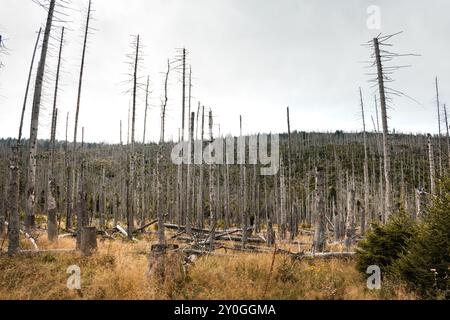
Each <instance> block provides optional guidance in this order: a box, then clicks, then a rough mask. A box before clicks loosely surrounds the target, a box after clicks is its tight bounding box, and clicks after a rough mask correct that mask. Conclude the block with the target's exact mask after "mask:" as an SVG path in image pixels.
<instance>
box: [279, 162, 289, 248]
mask: <svg viewBox="0 0 450 320" xmlns="http://www.w3.org/2000/svg"><path fill="white" fill-rule="evenodd" d="M285 180H286V179H285V177H284V166H283V162H281V166H280V217H281V220H280V238H281V239H282V240H286V220H287V215H286V182H285Z"/></svg>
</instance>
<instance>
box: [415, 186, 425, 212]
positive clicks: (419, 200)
mask: <svg viewBox="0 0 450 320" xmlns="http://www.w3.org/2000/svg"><path fill="white" fill-rule="evenodd" d="M426 214H427V194H426V192H425V191H424V190H423V189H419V190H416V216H415V218H416V219H422V218H424V217H425V216H426Z"/></svg>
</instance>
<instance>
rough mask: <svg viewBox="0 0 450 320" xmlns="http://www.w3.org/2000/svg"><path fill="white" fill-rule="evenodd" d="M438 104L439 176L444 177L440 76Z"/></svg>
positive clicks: (437, 90)
mask: <svg viewBox="0 0 450 320" xmlns="http://www.w3.org/2000/svg"><path fill="white" fill-rule="evenodd" d="M436 104H437V115H438V130H439V131H438V156H439V177H442V146H441V133H442V131H441V105H440V101H439V86H438V78H437V77H436Z"/></svg>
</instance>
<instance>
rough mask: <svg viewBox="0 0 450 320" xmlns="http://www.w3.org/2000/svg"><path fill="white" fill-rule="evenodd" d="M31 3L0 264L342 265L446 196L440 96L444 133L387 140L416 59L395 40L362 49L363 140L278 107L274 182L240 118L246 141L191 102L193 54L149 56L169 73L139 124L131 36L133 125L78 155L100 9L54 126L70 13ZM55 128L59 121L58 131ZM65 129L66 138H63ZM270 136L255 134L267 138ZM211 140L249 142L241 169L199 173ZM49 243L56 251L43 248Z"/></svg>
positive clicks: (1, 162)
mask: <svg viewBox="0 0 450 320" xmlns="http://www.w3.org/2000/svg"><path fill="white" fill-rule="evenodd" d="M38 3H39V4H40V5H43V6H44V7H45V9H46V12H47V17H46V22H45V24H44V27H43V28H41V30H39V32H38V33H37V34H36V43H35V45H34V50H33V52H30V54H31V60H30V61H29V62H27V63H29V64H30V69H29V76H28V82H27V83H24V84H23V85H24V89H25V95H24V101H23V105H22V106H17V107H18V108H21V109H22V117H21V119H11V121H16V120H17V129H18V130H17V131H18V135H17V136H16V137H13V138H9V139H2V140H0V234H1V235H2V236H1V237H0V240H1V244H0V246H1V247H0V251H1V252H2V253H4V254H6V253H8V254H10V255H20V254H21V253H27V254H33V252H35V253H39V252H44V251H54V252H58V250H67V251H73V250H75V251H76V252H77V251H80V252H81V255H82V256H83V257H89V256H91V255H92V254H93V252H94V250H95V249H96V248H97V245H98V243H97V242H98V241H102V242H103V241H105V242H118V241H124V242H126V243H130V244H135V243H140V242H143V241H144V242H145V243H146V244H148V252H147V254H148V261H149V266H148V268H149V269H148V270H149V272H150V274H155V273H157V274H162V273H164V268H165V267H166V265H165V264H164V261H165V260H164V257H165V256H167V255H169V254H170V253H172V252H179V253H181V254H183V255H184V256H185V262H186V261H187V262H186V263H191V262H192V261H191V260H192V259H193V258H192V257H193V256H203V255H212V256H214V255H216V256H219V257H220V256H222V255H223V256H226V255H228V254H241V253H267V254H271V253H273V252H274V251H275V252H276V253H280V254H284V255H287V256H290V257H293V258H297V259H303V258H313V259H321V258H337V259H339V258H347V257H350V256H352V255H353V254H354V246H355V244H356V243H358V242H359V241H360V240H362V239H364V237H365V234H366V233H367V231H368V230H370V228H371V224H372V223H373V222H379V223H382V224H383V223H385V222H387V221H389V219H390V216H391V215H392V214H394V213H395V212H399V211H402V212H405V213H407V214H408V215H410V216H411V217H413V218H414V219H421V217H423V216H424V215H426V212H427V208H428V206H429V203H430V201H431V199H432V197H433V196H435V195H437V194H439V193H440V189H439V187H438V181H439V180H440V178H441V177H444V176H445V175H446V174H447V173H448V172H449V170H450V137H449V129H448V128H449V125H448V122H447V110H446V106H445V105H444V104H442V103H441V101H439V83H438V79H437V78H436V79H435V83H436V92H430V96H436V99H437V104H436V113H437V115H438V118H439V119H438V123H436V125H437V126H439V128H438V130H439V134H438V135H422V134H403V133H401V132H392V131H390V130H389V107H390V105H391V103H392V99H393V98H400V97H402V96H405V94H403V93H402V92H401V91H398V90H396V89H391V88H389V87H388V86H389V83H390V82H391V80H392V77H394V76H395V72H397V71H398V70H399V69H401V68H402V67H401V66H400V65H399V64H401V63H403V61H402V60H407V61H411V59H410V58H412V59H413V58H414V56H415V55H412V54H406V55H405V54H396V53H393V52H391V50H393V48H392V47H391V45H392V44H395V39H396V36H401V35H399V34H395V35H379V36H378V37H376V38H374V39H368V41H367V43H365V44H364V45H365V46H366V47H367V55H368V57H369V58H370V59H369V60H370V61H369V62H368V64H367V67H368V70H370V72H372V73H370V74H369V75H368V77H367V80H368V81H369V82H370V83H371V84H373V88H374V90H375V91H376V94H375V95H374V96H372V95H371V94H370V95H369V93H367V94H366V93H365V92H363V91H362V90H361V89H359V92H358V91H357V90H355V93H356V94H355V96H356V98H357V99H359V100H360V106H359V110H357V109H355V110H349V112H354V113H355V112H358V113H359V114H360V115H361V125H360V127H357V128H352V129H351V130H350V131H346V132H344V131H336V132H322V133H321V132H304V131H302V129H301V128H298V126H296V120H295V118H292V117H290V109H289V107H286V106H284V107H283V106H280V107H278V109H277V112H282V113H283V114H285V116H286V122H285V123H286V129H285V132H283V133H280V139H279V153H280V154H279V170H278V171H277V173H276V174H275V175H261V174H260V172H261V168H264V167H266V166H267V164H262V163H259V162H258V161H256V160H255V159H252V157H251V154H252V150H251V147H252V144H251V141H256V140H257V139H258V138H259V135H256V136H244V135H242V130H243V126H245V121H246V120H247V119H245V118H243V117H241V116H240V115H236V122H238V121H239V123H240V128H241V135H240V136H238V137H231V138H230V137H226V136H223V135H222V134H221V133H220V132H217V130H216V129H214V128H216V124H215V123H214V121H215V117H214V112H215V109H214V106H208V105H203V104H202V103H201V102H198V101H194V99H193V98H192V96H191V88H192V81H193V80H192V69H193V68H194V69H195V66H191V65H189V64H188V63H187V59H186V58H187V55H189V54H195V53H190V52H188V50H187V49H185V48H182V49H176V53H175V54H174V56H173V57H151V58H155V59H156V58H158V59H167V69H166V70H165V71H164V74H165V83H163V84H162V85H163V88H165V92H163V94H162V96H161V105H160V118H159V119H147V110H148V107H149V106H148V95H149V78H150V77H151V75H146V74H141V73H140V72H141V71H140V70H141V68H140V66H141V65H142V64H144V63H145V60H144V58H143V57H142V55H141V54H142V53H141V50H142V45H143V43H144V42H145V39H142V38H141V37H140V36H139V35H136V36H133V37H132V39H131V42H132V46H131V48H132V51H131V52H130V55H129V56H127V57H126V59H127V63H128V64H129V66H130V74H129V75H128V76H129V79H127V82H126V84H127V86H128V87H129V90H128V91H127V94H128V95H129V96H130V99H131V105H130V107H129V119H123V121H121V122H120V123H117V124H111V125H116V126H117V136H119V137H120V143H118V144H100V143H86V142H85V136H84V129H85V128H84V127H82V125H80V124H79V123H78V117H79V116H78V115H79V113H80V112H88V110H86V109H83V98H82V97H83V85H84V84H83V72H84V69H85V67H88V66H85V61H86V60H88V59H89V52H88V51H87V50H86V46H87V44H88V43H89V41H88V39H89V37H90V35H91V32H94V31H93V29H92V26H91V19H92V9H91V8H92V6H93V5H94V3H91V1H89V5H88V8H87V12H86V20H85V25H84V26H83V28H84V41H83V48H81V50H80V52H81V55H80V61H78V62H76V63H79V65H80V69H79V74H77V75H73V76H74V77H76V79H77V81H78V92H77V101H76V108H75V109H74V110H73V115H74V116H73V117H72V116H71V117H69V114H67V115H66V114H59V113H58V103H59V100H58V92H59V90H60V86H59V73H60V68H61V62H62V61H64V54H65V52H64V36H65V32H67V31H66V29H65V22H64V20H67V19H68V18H67V17H66V16H65V14H63V12H65V11H64V10H65V8H66V6H68V5H69V4H68V3H66V1H65V0H49V1H43V2H38ZM30 32H33V30H30ZM95 32H97V31H95ZM0 40H1V38H0ZM50 42H53V48H52V50H54V52H53V54H55V53H56V54H57V55H58V57H59V58H58V63H57V65H48V63H46V59H47V58H48V51H49V50H50V45H49V43H50ZM0 43H1V42H0ZM55 43H57V44H58V45H55ZM359 45H360V44H359V43H355V46H359ZM90 46H95V43H91V44H90ZM394 49H395V46H394ZM411 49H412V50H415V49H416V48H411ZM5 50H6V49H5ZM24 59H25V57H24ZM397 59H398V60H400V62H397ZM24 61H25V60H24ZM412 61H413V60H412ZM48 72H52V73H54V74H55V77H54V79H53V81H52V83H51V84H48V83H47V84H46V85H47V86H50V87H51V88H52V101H53V103H52V106H53V109H52V127H51V131H50V132H49V134H48V138H46V139H38V128H39V121H40V119H39V115H40V112H41V104H42V102H41V97H42V91H43V86H44V85H45V83H44V82H45V81H44V79H45V75H46V73H48ZM361 72H364V70H362V71H361ZM171 77H173V78H177V79H180V86H179V90H180V92H181V94H182V100H181V101H179V110H177V111H176V112H180V113H181V119H182V122H181V123H179V124H178V125H179V132H178V134H179V136H178V139H177V140H176V141H169V140H168V139H167V136H168V134H167V132H165V125H166V123H167V121H171V118H170V117H167V112H168V111H167V110H166V107H167V102H168V100H170V99H171V96H170V92H169V91H168V90H167V83H168V81H169V79H170V78H171ZM143 79H144V80H143ZM4 85H6V84H4ZM356 89H358V88H356ZM138 91H140V92H144V97H145V100H144V101H138V100H139V99H141V100H142V95H139V94H138ZM358 94H359V96H358ZM127 107H128V106H124V108H127ZM137 108H141V109H142V108H144V109H143V110H139V111H140V114H144V118H137V117H136V112H137ZM373 111H375V112H373ZM25 113H31V115H32V117H31V123H24V114H25ZM58 118H60V119H64V121H59V122H58V121H57V119H58ZM69 120H70V121H71V122H73V128H74V130H73V132H68V127H69ZM138 121H142V123H143V124H144V126H143V127H144V129H143V132H139V133H138V132H136V131H137V130H136V123H137V122H138ZM249 121H250V120H249ZM61 122H64V123H65V130H64V128H63V129H62V130H63V131H65V137H64V138H63V139H61V138H60V139H57V137H56V131H57V130H56V126H57V123H61ZM24 126H30V136H29V137H24V136H23V135H22V131H23V127H24ZM71 126H72V123H71ZM150 126H151V127H158V128H160V139H159V142H158V143H148V142H147V140H146V134H148V132H146V131H147V130H148V128H149V127H150ZM222 131H226V130H225V128H222ZM264 133H265V132H264V129H261V135H262V134H264ZM39 134H41V133H39ZM267 134H268V133H267ZM137 136H139V137H143V139H142V140H141V139H139V140H138V139H137ZM217 139H232V140H233V141H234V142H236V145H238V146H237V147H236V149H237V148H239V147H240V148H242V144H241V145H239V144H238V141H245V143H244V144H243V148H244V152H245V160H246V161H245V163H242V164H228V162H227V163H225V164H215V163H211V164H207V163H201V164H198V163H195V162H194V157H195V155H194V145H197V146H198V145H200V146H201V155H203V153H204V152H208V150H209V149H208V148H206V147H207V145H209V144H210V143H211V142H213V141H216V140H217ZM259 141H261V140H259ZM180 142H182V143H184V145H186V146H187V148H186V150H183V151H184V153H183V156H184V157H185V159H188V161H187V163H182V164H174V163H173V161H172V160H171V154H172V151H173V149H174V147H175V146H176V145H177V144H178V143H180ZM269 145H270V143H269ZM258 147H259V148H261V142H260V145H258ZM224 151H225V150H224ZM253 151H254V150H253ZM272 151H273V152H274V150H272ZM215 152H217V151H215ZM225 153H226V152H225ZM269 153H270V151H269ZM228 157H229V155H228V154H227V160H229V159H228ZM232 157H234V155H232ZM234 161H235V159H233V163H234ZM43 238H45V239H48V242H49V243H54V244H55V247H54V248H53V249H46V248H42V247H41V240H42V239H43ZM61 239H73V247H72V248H67V247H66V248H64V249H58V245H57V244H58V242H59V241H61Z"/></svg>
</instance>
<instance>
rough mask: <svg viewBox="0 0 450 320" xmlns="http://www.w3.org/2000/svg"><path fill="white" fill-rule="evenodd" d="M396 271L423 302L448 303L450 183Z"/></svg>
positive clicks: (449, 292)
mask: <svg viewBox="0 0 450 320" xmlns="http://www.w3.org/2000/svg"><path fill="white" fill-rule="evenodd" d="M395 271H396V272H397V274H399V275H400V276H401V278H402V279H403V280H404V281H406V282H407V284H408V285H409V286H410V287H411V288H414V289H415V290H416V291H418V293H420V294H421V295H422V296H423V297H424V298H446V299H450V179H445V180H444V181H443V183H442V184H441V195H440V196H438V197H437V198H436V199H435V201H434V204H433V207H432V208H430V209H429V212H428V215H427V216H426V217H425V218H424V220H423V222H421V223H420V225H419V228H418V230H417V233H416V235H415V237H414V238H413V239H411V240H410V241H408V251H407V252H404V253H403V254H402V255H401V257H400V259H399V260H398V261H396V263H395Z"/></svg>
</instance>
